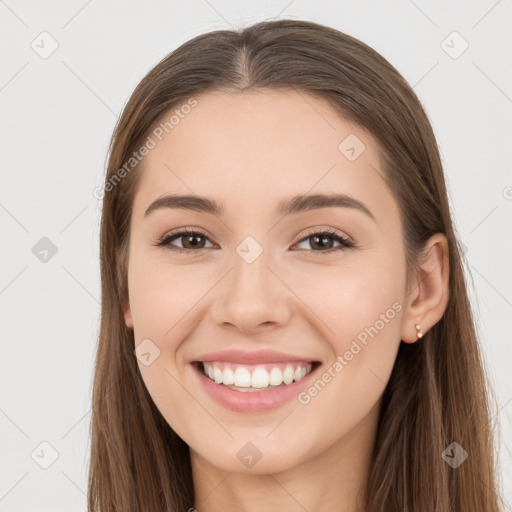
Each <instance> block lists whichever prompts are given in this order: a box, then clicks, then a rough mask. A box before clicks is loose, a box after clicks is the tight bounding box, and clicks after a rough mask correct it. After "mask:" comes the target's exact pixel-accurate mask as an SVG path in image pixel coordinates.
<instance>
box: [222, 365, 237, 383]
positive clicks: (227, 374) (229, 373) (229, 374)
mask: <svg viewBox="0 0 512 512" xmlns="http://www.w3.org/2000/svg"><path fill="white" fill-rule="evenodd" d="M222 383H223V384H226V385H228V386H229V385H231V384H234V383H235V372H234V371H233V370H232V369H231V368H228V367H226V368H224V378H223V379H222Z"/></svg>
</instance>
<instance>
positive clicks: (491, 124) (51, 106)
mask: <svg viewBox="0 0 512 512" xmlns="http://www.w3.org/2000/svg"><path fill="white" fill-rule="evenodd" d="M511 10H512V9H511V2H510V0H502V1H498V2H496V1H495V0H488V1H487V0H486V1H480V2H476V1H473V2H450V3H449V5H447V4H446V3H445V2H441V1H439V2H426V1H421V2H420V1H419V0H418V1H414V2H413V1H412V0H401V1H387V2H377V1H355V0H354V1H342V2H335V1H330V2H326V1H314V2H305V1H301V0H295V1H293V0H292V1H290V0H284V1H274V2H271V1H263V2H249V1H240V2H236V1H234V0H233V1H229V0H208V1H207V0H192V1H189V2H163V1H156V0H152V1H144V2H143V1H138V2H135V1H103V2H100V1H99V0H92V1H91V0H89V1H86V0H79V1H63V0H61V1H51V2H50V1H47V2H35V1H33V2H28V1H16V0H5V1H0V19H1V31H0V41H1V44H2V47H3V53H2V65H1V68H0V100H1V120H2V123H1V140H2V146H1V151H2V153H1V184H2V186H1V188H0V221H1V226H2V231H1V234H2V242H1V253H0V254H1V267H0V268H1V273H0V307H1V314H2V316H1V329H2V331H1V333H2V337H1V344H2V346H1V351H2V352H1V354H2V355H1V359H0V390H1V395H0V448H1V455H0V511H3V512H6V511H11V512H21V511H32V510H38V511H39V512H45V511H55V510H68V511H75V510H83V511H85V510H86V496H85V493H86V489H87V488H86V482H87V481H86V475H87V464H88V450H89V439H88V427H89V420H90V388H91V382H92V369H93V359H94V355H95V348H96V339H97V333H98V326H99V314H100V308H99V299H100V281H99V256H98V237H99V218H100V207H101V203H100V202H99V201H98V200H96V199H95V198H94V196H93V189H94V188H95V187H97V186H101V184H102V182H103V176H104V163H105V155H106V150H107V144H108V141H109V137H110V135H111V132H112V129H113V127H114V124H115V122H116V119H117V117H118V115H119V114H120V112H121V109H122V107H123V105H124V104H125V103H126V101H127V100H128V97H129V95H130V94H131V92H132V91H133V89H134V87H135V86H136V85H137V83H138V82H139V81H140V79H141V78H142V77H143V76H144V74H145V73H146V72H147V71H148V70H149V69H150V68H151V67H153V66H154V65H155V64H156V63H157V62H158V61H159V60H160V59H161V58H163V57H164V56H165V55H166V54H167V53H169V52H170V51H172V50H173V49H174V48H176V47H177V46H179V45H180V44H181V43H183V42H185V41H186V40H188V39H190V38H191V37H193V36H195V35H198V34H200V33H203V32H207V31H210V30H214V29H220V28H229V27H230V26H233V27H240V26H246V25H248V24H251V23H253V22H255V21H259V20H263V19H270V18H273V17H286V18H299V19H300V18H304V19H308V20H312V21H317V22H320V23H324V24H327V25H331V26H333V27H334V28H337V29H339V30H342V31H344V32H347V33H349V34H351V35H353V36H355V37H357V38H359V39H361V40H363V41H364V42H366V43H368V44H369V45H370V46H372V47H373V48H375V49H376V50H377V51H379V52H380V53H381V54H382V55H383V56H384V57H386V58H387V59H388V60H389V61H390V62H391V63H392V64H393V65H394V66H396V67H397V68H398V70H399V71H400V72H401V73H402V74H403V75H404V76H405V78H406V79H407V80H408V81H409V83H410V84H411V85H412V86H414V89H415V91H416V93H417V94H418V95H419V97H420V99H421V100H422V102H423V103H424V105H425V107H426V109H427V112H428V114H429V117H430V119H431V122H432V124H433V127H434V130H435V132H436V136H437V137H438V142H439V146H440V149H441V153H442V157H443V161H444V164H445V171H446V176H447V182H448V187H449V194H450V199H451V201H452V205H453V211H454V217H455V222H456V227H457V230H458V232H459V234H460V237H461V241H462V242H463V244H464V245H465V247H466V249H467V253H466V254H467V257H468V260H469V263H470V270H471V274H472V276H473V277H472V279H473V281H474V290H472V292H471V294H472V299H473V301H474V304H475V308H477V310H478V311H479V321H480V325H481V331H482V336H483V339H482V344H483V348H484V354H485V358H486V360H487V364H488V367H489V370H490V372H491V377H492V380H493V382H494V385H495V388H496V397H497V402H498V403H497V407H496V410H495V411H494V413H493V416H494V420H495V421H496V422H497V424H499V425H501V429H502V433H501V437H502V440H501V442H500V443H501V444H500V464H501V473H502V475H503V487H504V488H505V493H506V498H507V500H508V503H509V505H508V510H512V508H510V503H511V502H512V499H511V498H512V490H511V488H512V479H511V476H512V463H511V453H510V449H511V447H512V442H511V439H512V421H511V418H512V386H511V372H510V363H511V360H512V357H511V352H512V348H511V347H512V344H511V336H510V332H511V327H512V326H511V317H512V315H511V313H512V292H511V290H512V287H511V281H512V279H511V267H510V261H511V257H510V256H511V252H512V251H511V237H510V234H511V230H510V228H511V222H510V219H511V218H512V216H511V212H512V176H511V173H510V169H511V166H510V165H511V159H512V155H511V153H510V145H511V132H512V123H511V117H510V115H511V110H512V71H511V69H512V68H511V58H510V48H512V41H511V39H512V35H511V34H512V31H511V28H512V27H511V25H512V23H511V20H512V16H511ZM44 31H46V32H48V33H49V34H50V36H48V35H42V36H41V35H40V34H41V33H42V32H44ZM453 31H457V32H458V33H459V34H460V37H459V36H457V35H453V34H452V32H453ZM447 38H448V39H447ZM461 38H463V39H461ZM53 40H55V41H56V42H57V44H58V48H57V49H56V51H55V52H54V53H53V54H52V55H50V56H49V57H47V58H42V56H41V53H42V52H44V51H49V50H51V45H52V44H56V43H54V42H52V41H53ZM464 40H465V41H467V43H468V44H469V47H468V48H467V50H466V51H465V52H464V53H462V54H461V55H458V53H460V51H461V50H462V49H463V48H464V46H463V45H464ZM443 41H445V42H444V43H443ZM33 47H34V49H33ZM35 49H37V51H35ZM450 53H451V55H450ZM43 56H45V55H43ZM454 57H457V58H454ZM43 237H47V238H48V239H49V240H51V242H52V243H53V244H54V245H55V246H56V248H57V253H56V254H55V255H54V256H51V252H50V253H48V256H47V261H46V262H42V261H40V259H39V258H38V257H36V255H35V254H34V252H33V247H34V246H36V244H37V243H38V242H39V243H42V244H44V243H48V242H47V241H46V242H40V240H41V238H43ZM37 247H39V246H36V248H37ZM35 252H36V253H37V251H36V250H35ZM39 256H40V257H42V256H43V255H41V254H40V255H39ZM42 442H46V443H49V445H51V447H50V446H48V445H41V443H42ZM53 450H55V452H56V453H55V456H57V455H58V457H57V458H56V460H55V461H53V459H52V455H53ZM469 456H471V454H469ZM52 462H53V463H52ZM50 463H51V465H50V466H49V467H48V468H47V469H43V468H42V467H41V465H48V464H50Z"/></svg>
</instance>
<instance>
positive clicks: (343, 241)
mask: <svg viewBox="0 0 512 512" xmlns="http://www.w3.org/2000/svg"><path fill="white" fill-rule="evenodd" d="M186 235H199V236H202V237H205V238H208V237H207V235H206V234H205V233H203V232H201V231H197V230H190V229H187V228H185V229H182V230H181V231H177V232H174V233H172V232H171V233H169V234H167V235H164V236H163V237H162V238H161V239H160V240H159V241H158V242H156V243H155V244H154V245H155V246H157V247H167V248H168V249H170V250H171V251H176V252H180V253H198V252H200V251H201V250H202V249H205V247H202V248H200V249H183V248H182V247H176V246H174V245H171V242H172V241H174V240H175V239H177V238H181V237H182V236H186ZM315 235H328V236H329V237H330V238H334V239H335V240H336V241H337V242H340V245H339V246H338V247H334V248H332V249H328V250H326V251H314V250H313V249H299V250H306V251H309V252H311V253H313V254H315V255H319V256H320V255H326V254H327V255H328V254H333V253H335V252H337V251H340V250H345V249H354V248H355V247H356V245H355V244H354V242H352V241H351V240H350V239H349V238H347V237H345V236H342V235H340V234H339V233H336V232H335V231H331V230H330V229H324V230H322V231H314V232H312V233H309V234H307V235H306V236H304V237H302V238H301V239H300V240H299V241H298V242H297V244H299V243H301V242H303V241H305V240H307V239H308V238H312V237H313V236H315Z"/></svg>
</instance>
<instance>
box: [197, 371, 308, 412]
mask: <svg viewBox="0 0 512 512" xmlns="http://www.w3.org/2000/svg"><path fill="white" fill-rule="evenodd" d="M192 367H193V369H194V371H195V372H196V373H197V375H198V377H199V380H200V381H201V384H202V385H203V386H204V388H205V390H206V392H207V393H208V394H209V395H210V396H211V397H212V398H213V399H214V400H215V401H217V402H218V403H219V404H220V405H222V406H223V407H225V408H227V409H230V410H232V411H235V412H263V411H270V410H272V409H277V408H278V407H281V406H282V405H284V404H285V403H286V402H289V401H290V400H292V399H293V398H295V397H297V396H298V395H299V393H300V392H301V391H303V390H304V388H305V387H307V386H308V385H309V383H310V381H311V379H312V378H313V377H314V374H316V371H317V370H318V367H317V368H315V369H314V370H312V371H311V372H309V373H308V374H307V375H306V376H305V377H303V378H302V379H300V380H298V381H295V382H294V383H293V384H288V385H286V386H281V387H279V388H274V389H269V390H268V391H254V392H251V391H247V392H243V391H235V390H234V389H230V388H228V387H227V386H225V385H223V384H217V383H215V382H213V380H211V379H210V378H209V377H207V376H206V375H205V374H204V373H203V371H202V369H201V365H198V364H192ZM312 375H313V377H312Z"/></svg>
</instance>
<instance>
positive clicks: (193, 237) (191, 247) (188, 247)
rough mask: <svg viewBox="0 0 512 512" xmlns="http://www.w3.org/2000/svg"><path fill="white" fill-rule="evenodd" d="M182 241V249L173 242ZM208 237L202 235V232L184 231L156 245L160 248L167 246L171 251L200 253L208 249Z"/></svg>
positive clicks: (167, 237) (169, 236) (173, 234)
mask: <svg viewBox="0 0 512 512" xmlns="http://www.w3.org/2000/svg"><path fill="white" fill-rule="evenodd" d="M180 239H181V240H182V241H181V244H182V247H179V246H176V245H174V244H172V243H171V242H174V241H175V240H180ZM207 240H208V237H207V236H206V235H205V234H204V233H201V232H200V231H191V230H182V231H179V232H177V233H172V234H170V235H167V236H165V237H164V238H163V239H162V240H160V242H158V243H157V244H156V245H157V246H159V247H162V246H166V247H169V249H172V250H175V251H178V252H179V251H181V252H198V251H199V250H201V249H206V248H207V247H205V244H206V241H207Z"/></svg>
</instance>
